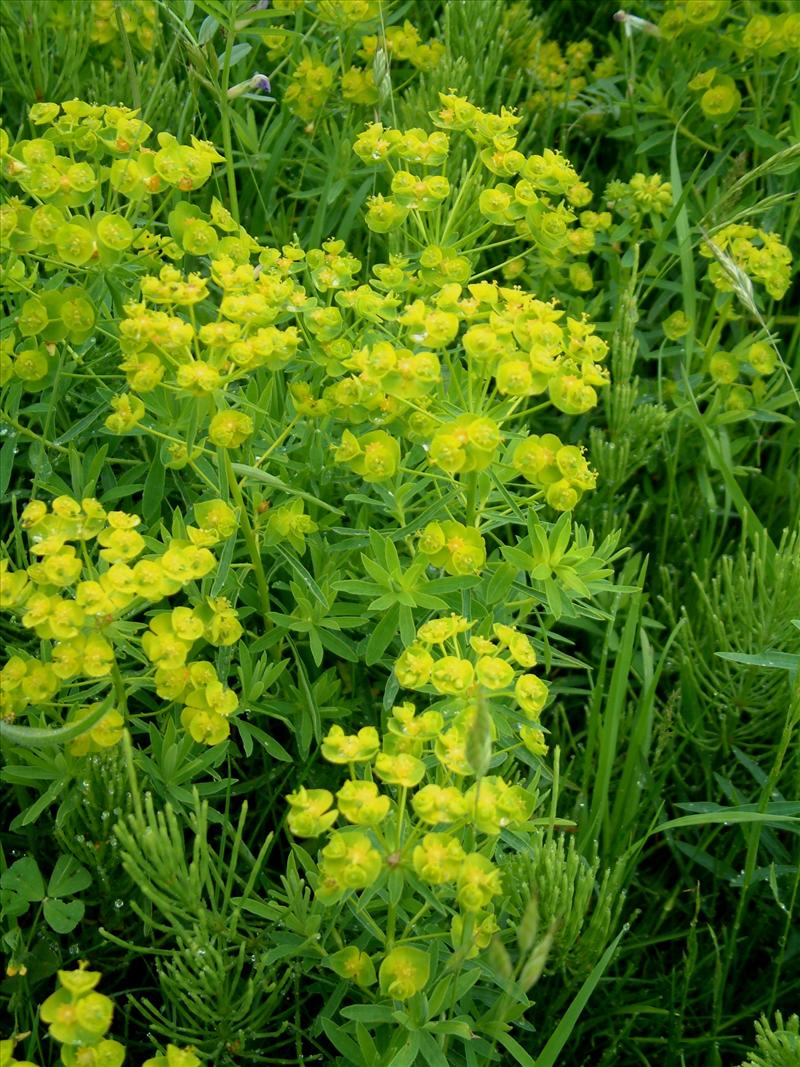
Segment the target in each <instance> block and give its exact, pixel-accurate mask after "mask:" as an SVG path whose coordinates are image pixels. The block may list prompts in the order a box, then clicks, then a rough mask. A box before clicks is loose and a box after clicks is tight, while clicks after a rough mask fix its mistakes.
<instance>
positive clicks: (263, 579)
mask: <svg viewBox="0 0 800 1067" xmlns="http://www.w3.org/2000/svg"><path fill="white" fill-rule="evenodd" d="M220 451H221V452H222V453H223V455H224V465H225V474H226V476H227V479H228V488H229V489H230V493H231V496H232V497H233V501H234V503H235V504H236V507H237V508H238V509H239V516H240V521H241V524H242V534H243V536H244V541H245V544H246V545H247V551H248V554H249V556H250V562H251V563H252V565H253V573H254V574H255V576H256V585H257V586H258V599H259V601H260V603H261V611H262V614H263V616H264V629H265V630H268V629H270V627H271V625H272V624H271V622H270V619H269V612H270V602H269V586H268V585H267V576H266V575H265V573H264V564H263V563H262V561H261V553H260V551H259V548H258V542H257V540H256V535H255V533H254V531H253V527H252V524H251V522H250V516H249V515H248V513H247V506H246V504H245V500H244V496H243V495H242V489H241V486H240V485H239V483H238V481H237V480H236V475H235V474H234V472H233V464H232V463H231V456H230V452H229V451H228V450H227V449H221V450H220Z"/></svg>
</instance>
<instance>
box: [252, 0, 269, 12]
mask: <svg viewBox="0 0 800 1067" xmlns="http://www.w3.org/2000/svg"><path fill="white" fill-rule="evenodd" d="M268 7H269V0H258V3H257V4H253V11H266V10H267V8H268Z"/></svg>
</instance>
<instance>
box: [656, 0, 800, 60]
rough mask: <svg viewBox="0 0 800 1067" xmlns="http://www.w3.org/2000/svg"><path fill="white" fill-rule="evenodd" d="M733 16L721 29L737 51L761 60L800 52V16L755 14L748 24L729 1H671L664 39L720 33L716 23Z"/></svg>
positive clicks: (793, 13)
mask: <svg viewBox="0 0 800 1067" xmlns="http://www.w3.org/2000/svg"><path fill="white" fill-rule="evenodd" d="M728 14H730V15H731V16H732V17H731V19H730V20H729V21H728V22H726V23H725V25H724V26H723V27H721V29H722V32H723V33H724V34H725V35H726V37H729V38H730V39H731V40H732V41H733V43H734V45H735V47H736V49H737V51H740V52H742V53H744V54H745V55H746V56H748V57H749V56H752V55H754V54H756V53H757V54H758V56H759V57H760V58H762V59H770V58H773V57H775V56H780V55H786V54H787V53H792V52H798V51H800V13H798V12H797V11H793V10H789V11H784V12H781V13H779V14H774V15H773V14H770V13H769V12H766V11H753V12H751V13H750V17H749V18H748V19H747V21H746V22H743V21H742V19H741V18H737V17H736V16H737V15H738V14H739V13H738V12H736V11H735V10H733V9H732V8H731V4H730V0H669V2H668V4H667V6H666V8H665V10H664V13H663V15H662V16H661V19H660V21H659V29H660V31H661V33H662V35H663V36H665V37H669V38H676V37H680V36H681V35H682V34H687V33H694V34H696V33H697V32H698V31H705V30H707V31H709V32H719V29H720V28H719V27H717V25H716V24H717V23H719V22H720V21H721V19H722V18H723V17H724V16H725V15H728Z"/></svg>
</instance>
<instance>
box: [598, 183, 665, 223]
mask: <svg viewBox="0 0 800 1067" xmlns="http://www.w3.org/2000/svg"><path fill="white" fill-rule="evenodd" d="M605 200H606V203H607V204H608V206H609V208H611V209H612V210H613V211H615V212H616V213H617V214H618V215H622V217H623V218H626V219H632V220H633V221H634V222H641V221H642V220H643V219H645V218H646V217H647V216H650V219H651V220H655V219H657V218H658V217H660V216H664V215H667V214H668V213H669V211H670V209H671V207H672V186H671V185H670V183H669V182H665V181H664V180H663V179H662V177H661V175H660V174H642V173H640V172H639V173H636V174H634V176H633V177H632V178H631V180H630V181H628V182H622V181H618V180H614V181H612V182H609V183H608V185H607V186H606V190H605Z"/></svg>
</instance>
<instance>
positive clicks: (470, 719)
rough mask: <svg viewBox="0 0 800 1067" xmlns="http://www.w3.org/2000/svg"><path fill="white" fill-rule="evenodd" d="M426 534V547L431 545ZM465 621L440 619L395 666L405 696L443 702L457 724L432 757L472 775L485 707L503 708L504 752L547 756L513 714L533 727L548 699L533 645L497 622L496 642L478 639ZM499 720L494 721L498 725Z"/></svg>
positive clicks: (534, 733)
mask: <svg viewBox="0 0 800 1067" xmlns="http://www.w3.org/2000/svg"><path fill="white" fill-rule="evenodd" d="M425 536H426V535H425V533H424V532H423V541H424V539H425ZM470 628H471V627H470V624H469V623H468V622H467V620H466V619H464V618H462V617H461V616H458V615H451V616H450V617H447V618H441V619H434V620H431V621H430V622H426V623H424V624H423V625H422V626H421V627H420V628H419V629H418V630H417V634H416V638H415V640H414V641H413V642H412V643H411V644H410V645H409V646H408V647H407V648H406V650H405V651H404V652H403V653H402V654H401V655H400V657H399V659H398V660H397V662H396V663H395V667H394V672H395V676H396V678H397V680H398V682H399V683H400V685H401V686H403V687H404V688H406V689H415V690H417V691H421V692H426V693H430V692H433V693H435V694H437V695H438V696H440V697H444V698H446V699H445V702H444V704H443V707H444V708H446V709H447V710H448V714H449V715H450V716H451V720H452V721H451V720H448V721H446V722H445V721H443V723H442V725H443V727H444V726H446V727H447V728H446V729H442V730H441V732H440V733H439V734H438V736H437V737H436V739H435V745H434V754H435V756H436V758H437V760H438V761H439V762H440V763H441V765H442V767H443V768H444V769H445V770H446V771H448V772H449V773H450V774H455V775H468V774H472V773H473V770H472V768H471V765H470V762H469V759H468V757H467V743H468V739H469V736H470V731H471V730H472V729H473V727H474V724H475V721H476V717H477V716H478V714H479V709H480V708H481V707H485V706H491V707H497V708H498V709H499V708H503V709H504V711H505V715H500V714H498V715H497V716H495V719H494V720H492V725H491V730H492V732H493V733H494V732H495V730H496V723H499V724H500V739H501V741H502V742H503V744H504V746H506V747H511V746H513V745H519V743H520V739H521V741H522V744H523V745H525V746H526V747H527V748H528V749H529V750H530V751H533V752H534V754H543V752H546V750H547V747H546V745H544V738H543V735H542V732H541V730H539V728H538V725H537V726H536V727H535V729H532V728H531V727H530V726H529V724H528V723H525V724H523V725H519V724H518V723H517V722H516V721H515V720H514V713H515V712H522V714H523V716H524V717H525V718H527V719H529V720H533V722H534V723H538V716H539V713H540V712H541V711H542V710H543V708H544V707H545V705H546V703H547V699H548V692H549V691H548V687H547V685H546V683H545V682H543V681H542V680H541V678H539V677H538V675H536V674H533V673H528V672H529V671H530V669H531V668H532V667H534V666H536V653H535V651H534V648H533V646H532V645H531V643H530V640H529V638H528V637H527V636H526V635H525V634H523V633H521V632H520V631H518V630H517V629H515V628H514V627H513V626H507V625H505V624H501V623H494V624H493V629H492V634H491V637H482V636H478V635H473V636H471V637H470V638H469V640H468V641H465V640H464V639H463V638H462V639H461V640H460V639H459V637H460V635H466V634H467V632H468V630H469V629H470ZM495 720H496V722H495Z"/></svg>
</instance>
